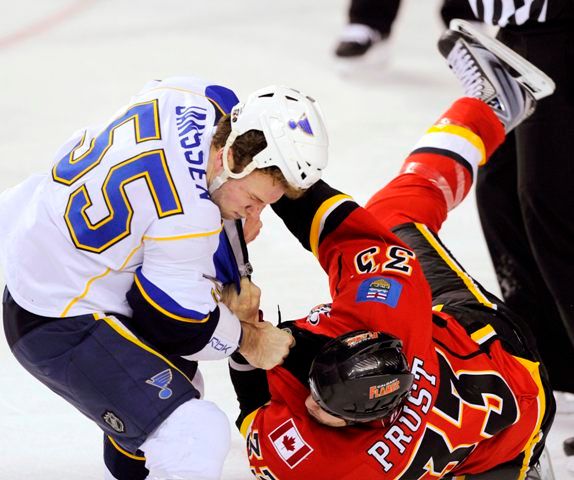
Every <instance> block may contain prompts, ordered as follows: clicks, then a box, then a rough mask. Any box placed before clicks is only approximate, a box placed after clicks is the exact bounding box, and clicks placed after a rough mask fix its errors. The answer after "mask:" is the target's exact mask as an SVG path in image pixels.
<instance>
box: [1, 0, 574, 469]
mask: <svg viewBox="0 0 574 480" xmlns="http://www.w3.org/2000/svg"><path fill="white" fill-rule="evenodd" d="M438 6H439V4H438V1H436V0H404V1H403V6H402V10H401V12H400V14H399V19H398V21H397V23H396V25H395V32H394V33H395V35H394V36H393V41H392V42H393V43H392V57H391V60H390V62H389V64H388V65H387V66H386V67H385V68H370V69H363V70H361V69H360V68H358V67H356V68H353V69H352V71H350V72H347V73H346V75H342V74H341V73H340V72H339V70H338V66H337V64H336V63H335V61H334V59H333V57H332V50H333V47H334V44H335V38H336V35H337V34H338V31H339V29H340V27H341V26H342V25H343V23H344V21H345V10H346V8H347V2H346V0H312V1H304V0H291V1H289V2H287V1H281V0H275V1H271V0H203V1H199V0H161V1H157V0H155V1H154V0H139V1H135V0H131V1H130V0H114V1H111V0H20V1H15V0H0V122H1V124H0V191H2V190H4V189H5V188H7V187H9V186H11V185H13V184H15V183H17V182H19V181H21V180H23V179H24V178H25V177H26V176H27V175H29V174H31V173H33V172H36V171H43V170H46V169H48V168H49V165H50V161H51V156H52V153H53V152H54V151H55V150H56V148H57V147H58V146H59V144H60V143H62V142H63V141H64V140H66V139H67V138H68V136H69V135H70V134H71V133H72V132H73V131H74V130H76V129H78V128H80V127H81V126H84V125H87V124H90V123H94V122H97V121H100V120H104V119H106V118H108V117H109V116H110V115H112V114H113V112H115V111H116V110H117V109H118V108H119V107H120V106H121V105H122V104H124V103H125V102H127V100H128V99H129V97H130V96H131V95H132V94H134V93H135V92H137V91H138V90H139V89H140V87H141V86H142V85H143V84H144V83H145V82H146V81H147V80H149V79H153V78H162V77H166V76H170V75H176V74H182V75H185V74H195V75H199V76H203V77H206V78H209V79H211V80H213V81H215V82H217V83H221V84H224V85H228V86H230V87H232V88H234V89H235V90H236V91H237V92H238V93H239V96H240V97H244V96H245V95H246V94H248V93H249V92H250V91H251V90H254V89H256V88H258V87H261V86H264V85H266V84H271V83H279V84H286V85H289V86H293V87H296V88H299V89H301V90H303V91H304V92H306V93H308V94H310V95H312V96H315V97H316V98H317V99H318V100H319V101H320V103H321V105H322V108H323V110H324V113H325V115H326V118H327V126H328V129H329V133H330V139H331V148H330V165H329V168H328V170H327V172H326V174H325V178H326V179H327V181H328V182H329V183H331V184H333V185H334V186H336V187H338V188H339V189H341V190H343V191H347V192H349V193H351V194H352V195H354V197H355V199H356V200H358V201H359V202H364V201H365V200H367V198H368V197H369V195H370V194H372V193H373V192H374V191H375V190H376V189H377V188H378V187H379V186H381V185H382V184H383V183H385V182H386V181H387V180H389V179H390V178H391V177H392V176H393V175H394V174H395V173H396V172H397V170H398V168H399V165H400V164H401V161H402V159H403V158H404V156H405V155H406V154H407V153H408V152H409V149H410V147H411V146H412V145H413V144H414V143H415V141H416V140H417V138H418V136H419V135H420V134H422V132H423V131H424V130H425V128H426V127H427V126H429V125H430V123H431V122H433V120H435V119H436V118H437V117H438V116H439V115H440V114H441V112H442V111H443V110H445V109H446V108H447V106H449V104H450V102H451V101H452V100H454V99H455V98H456V97H457V96H458V95H459V94H460V89H459V87H458V84H457V83H456V81H455V80H454V78H453V77H451V74H450V73H449V70H448V68H447V67H446V65H445V64H444V62H443V60H442V58H441V57H440V55H439V54H438V51H437V50H436V47H435V43H436V40H437V37H438V35H439V34H440V32H441V30H442V26H441V24H440V21H439V17H438ZM470 197H471V198H469V199H468V200H467V201H466V202H465V203H464V204H463V205H462V206H461V207H459V208H458V209H457V210H456V211H455V212H454V213H453V214H452V215H451V218H450V219H449V221H448V222H447V224H446V225H445V227H444V229H443V232H442V237H443V239H444V240H445V242H446V244H447V245H448V246H449V247H450V248H451V250H452V252H453V253H454V254H455V255H456V256H458V258H459V260H460V261H461V263H462V264H463V265H465V266H466V267H467V269H468V270H469V271H470V273H471V274H473V275H474V276H475V277H476V278H477V279H478V280H479V281H480V282H482V284H483V285H484V286H486V287H487V288H490V289H492V290H494V291H497V287H496V281H495V277H494V273H493V270H492V267H491V265H490V261H489V259H488V255H487V251H486V247H485V244H484V241H483V238H482V234H481V232H480V227H479V224H478V218H477V214H476V211H475V205H474V199H473V198H472V197H473V195H471V196H470ZM264 222H265V226H264V229H263V232H262V234H261V235H260V237H259V238H258V239H257V240H256V241H255V242H254V243H253V244H252V246H251V256H252V260H253V264H254V267H255V274H254V277H253V279H254V281H255V282H256V283H258V284H259V285H260V286H261V287H262V290H263V300H262V306H263V310H264V311H265V312H266V317H267V319H274V318H276V310H277V305H280V306H281V311H282V314H283V318H285V319H289V318H295V317H300V316H303V315H305V313H306V312H307V311H308V310H309V308H310V307H312V306H314V305H315V304H317V303H322V302H324V301H327V300H328V298H329V297H328V290H327V285H326V277H325V275H324V274H323V272H322V271H321V270H320V269H319V268H318V266H317V265H315V263H314V259H313V257H312V255H311V254H307V253H306V252H304V251H303V250H302V249H301V248H300V247H299V246H298V244H296V243H295V241H294V240H292V239H291V238H290V237H289V236H288V235H287V233H286V231H285V230H284V229H283V228H282V227H281V226H280V225H279V223H278V222H277V221H276V220H275V218H274V217H273V215H272V214H271V213H270V212H267V213H266V214H265V215H264ZM0 228H2V225H0ZM0 283H3V282H2V279H1V277H0ZM0 328H1V327H0ZM202 370H203V372H204V376H205V378H206V383H207V398H208V399H211V400H213V401H215V402H216V403H218V404H219V405H220V406H221V407H222V408H223V409H224V410H225V411H226V412H227V414H228V415H229V417H230V419H231V420H232V421H233V420H234V419H235V417H236V415H237V409H236V405H235V397H234V394H233V391H232V388H231V385H230V383H229V381H228V379H227V366H226V362H218V363H212V364H204V365H203V367H202ZM233 435H234V436H233V445H232V450H231V453H230V455H229V457H228V459H227V462H226V465H225V470H224V476H223V478H224V479H226V480H240V479H245V480H247V479H249V478H252V477H251V475H250V473H249V471H248V468H247V463H246V460H245V456H244V449H243V441H242V438H241V437H240V435H239V434H238V433H236V432H235V430H234V431H233ZM572 435H574V414H572V415H561V416H558V417H557V420H556V423H555V427H554V428H553V431H552V433H551V435H550V438H549V446H550V451H551V455H552V459H553V462H554V468H555V471H556V475H557V479H559V480H562V479H567V478H574V474H571V475H572V477H569V476H568V475H569V474H568V473H567V470H566V459H565V457H564V455H563V453H562V445H561V442H562V439H564V438H565V437H566V436H572ZM101 442H102V438H101V434H100V432H99V430H98V429H97V428H96V427H95V426H93V425H92V424H91V423H90V422H89V421H88V420H86V419H85V418H84V417H83V416H81V415H80V414H78V413H76V411H75V410H74V409H73V408H72V407H70V406H68V404H67V403H65V402H64V401H62V400H60V399H59V398H58V397H56V396H55V395H54V394H53V393H51V392H50V391H49V390H48V389H47V388H45V387H44V386H42V385H41V384H40V383H39V382H37V381H36V380H35V379H33V378H32V377H31V376H29V375H28V374H27V373H26V372H25V371H24V370H23V369H22V368H21V367H20V366H19V365H18V364H17V363H16V361H15V360H14V359H13V357H12V355H11V354H10V352H9V350H8V347H7V345H6V342H5V340H4V336H3V335H1V336H0V479H1V480H20V479H22V480H72V479H74V480H76V479H101V478H102V474H103V473H102V472H103V468H102V464H101ZM302 480H303V479H302Z"/></svg>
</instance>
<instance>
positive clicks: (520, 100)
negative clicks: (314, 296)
mask: <svg viewBox="0 0 574 480" xmlns="http://www.w3.org/2000/svg"><path fill="white" fill-rule="evenodd" d="M439 46H440V49H441V52H442V53H443V54H444V55H445V56H448V63H449V66H450V67H451V68H452V69H453V70H454V72H455V74H456V75H457V77H458V78H459V79H460V80H461V82H462V83H463V87H464V89H465V94H466V95H468V96H467V97H465V98H462V99H460V100H457V101H456V102H455V103H454V104H453V105H452V106H451V108H449V109H448V110H447V111H446V112H445V113H444V114H443V115H442V116H441V117H440V118H439V119H438V120H437V122H436V123H435V124H434V125H433V126H432V127H431V128H430V129H429V130H428V131H427V132H426V134H425V135H424V136H423V137H422V138H421V140H420V141H419V142H418V143H417V145H416V146H415V148H414V149H413V151H412V152H411V154H410V155H409V156H408V157H407V159H406V161H405V163H404V165H403V167H402V169H401V172H400V174H399V175H398V176H397V177H396V178H395V179H394V180H392V181H391V182H390V183H389V184H388V185H387V186H385V187H384V188H383V189H381V190H380V191H379V192H377V193H376V194H375V195H374V196H373V197H372V198H371V200H370V201H369V202H368V203H367V205H366V207H364V208H362V207H360V206H359V205H357V204H356V203H355V202H354V201H353V200H352V199H351V198H350V197H349V196H348V195H345V194H343V193H341V192H339V191H337V190H335V189H333V188H331V187H330V186H329V185H327V184H326V183H325V182H319V183H318V184H316V185H315V186H313V187H312V188H311V189H309V191H308V192H307V193H306V194H305V195H304V196H303V197H302V198H300V199H297V200H288V199H283V200H281V201H280V202H278V203H277V204H276V205H275V206H274V210H275V211H276V213H278V215H279V216H280V217H281V218H282V219H283V221H284V222H285V224H286V226H287V227H288V228H289V230H290V231H291V232H292V233H293V234H294V235H295V236H296V237H297V238H298V239H299V240H300V242H301V243H302V245H303V246H304V247H305V248H307V249H308V250H311V251H312V252H313V253H314V254H315V256H316V257H317V259H318V260H319V262H320V264H321V266H322V267H323V269H324V270H325V271H326V272H327V273H328V275H329V285H330V292H331V296H332V303H331V304H326V305H321V306H319V307H316V308H315V309H314V310H312V311H311V313H310V314H309V315H308V316H307V317H306V318H302V319H300V320H297V321H295V322H286V323H284V324H283V327H284V328H289V330H290V331H291V332H292V333H293V335H294V337H295V340H296V344H295V347H294V348H293V349H292V350H291V353H290V355H289V356H288V357H287V359H286V361H285V363H284V364H283V365H282V366H280V367H276V368H274V369H273V370H271V371H269V372H264V371H262V370H257V369H253V368H251V367H250V366H249V365H248V364H247V363H246V362H244V361H243V359H242V358H241V356H240V355H234V356H232V357H231V360H230V370H231V376H232V380H233V383H234V386H235V389H236V392H237V396H238V400H239V403H240V408H241V415H240V417H239V419H238V426H239V427H240V429H241V432H242V434H243V435H244V436H245V437H246V440H247V442H246V443H247V453H248V457H249V463H250V467H251V471H252V473H253V474H254V475H255V477H256V478H258V479H261V480H279V479H280V480H301V479H315V480H322V479H325V480H326V479H329V480H331V479H337V480H356V479H369V480H372V479H399V478H400V479H423V478H424V479H430V478H452V479H455V478H457V479H461V478H464V479H465V480H471V479H477V480H478V479H481V480H484V479H489V480H510V479H524V478H537V479H538V478H541V477H539V476H536V475H538V472H537V470H536V468H537V467H536V464H537V461H538V459H539V457H540V455H541V452H542V449H543V446H544V440H545V436H546V434H547V432H548V429H549V428H550V425H551V423H552V419H553V415H554V403H553V397H552V394H551V390H550V387H549V384H548V381H547V376H546V372H545V370H544V368H543V366H542V365H541V364H540V363H539V358H538V354H537V351H536V347H535V345H534V342H533V340H532V339H531V337H530V335H529V332H528V331H527V328H526V326H525V324H524V322H523V321H522V320H521V319H520V318H516V316H515V315H514V314H513V313H512V312H511V311H509V310H508V309H507V308H506V307H505V305H504V304H503V303H502V302H501V301H500V300H498V299H497V298H496V297H495V296H493V295H492V294H490V293H488V292H486V291H485V290H484V289H483V288H482V287H481V286H480V285H479V284H478V283H477V282H475V281H474V280H473V279H472V277H470V276H469V275H468V274H467V273H466V271H465V270H464V269H463V268H462V267H461V266H460V265H459V264H458V263H457V261H456V260H455V259H454V258H453V257H452V255H451V254H450V252H449V251H448V250H447V249H446V248H445V247H444V246H443V244H442V243H441V241H440V240H439V238H438V237H437V232H438V231H439V229H440V227H441V225H442V223H443V222H444V220H445V219H446V216H447V213H448V211H449V210H451V209H452V208H454V207H455V206H456V205H458V204H459V203H460V202H461V201H462V200H463V199H464V197H465V196H466V194H467V193H468V192H469V190H470V188H471V185H472V182H473V179H474V178H475V177H476V171H477V168H479V166H480V165H481V164H483V163H484V162H486V161H487V160H488V158H489V156H490V154H491V153H492V152H493V151H494V150H495V149H496V148H497V147H498V145H500V144H501V142H502V141H503V139H504V135H505V130H506V131H507V132H508V131H509V130H511V129H512V128H514V127H515V126H516V125H517V124H518V123H520V122H521V121H522V120H524V119H525V118H526V117H527V116H528V115H529V114H530V113H531V112H532V111H533V109H534V107H535V103H536V100H537V99H539V98H542V97H543V96H546V95H549V94H550V93H551V91H552V85H551V80H550V79H548V78H547V77H546V76H545V75H544V74H543V73H542V72H540V71H538V70H536V69H535V68H533V67H532V65H530V64H528V63H526V62H525V61H524V60H523V59H522V58H521V57H519V56H517V55H516V54H513V52H510V51H507V50H505V49H502V48H501V47H500V46H499V44H498V43H496V42H495V41H492V40H489V39H487V38H483V37H482V36H481V35H480V34H477V33H476V32H474V31H472V30H469V27H468V26H467V25H465V24H464V23H461V24H459V25H458V28H456V30H455V31H449V32H447V34H446V35H445V36H443V38H442V39H441V41H440V43H439ZM510 67H511V68H510ZM332 339H335V340H332Z"/></svg>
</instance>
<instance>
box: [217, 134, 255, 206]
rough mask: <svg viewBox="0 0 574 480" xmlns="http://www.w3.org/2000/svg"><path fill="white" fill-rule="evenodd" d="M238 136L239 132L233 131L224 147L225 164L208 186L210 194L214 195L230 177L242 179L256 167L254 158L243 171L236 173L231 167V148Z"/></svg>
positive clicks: (223, 157)
mask: <svg viewBox="0 0 574 480" xmlns="http://www.w3.org/2000/svg"><path fill="white" fill-rule="evenodd" d="M236 138H237V134H236V133H234V132H231V133H230V134H229V137H228V138H227V141H226V142H225V146H224V147H223V154H222V155H221V163H222V164H223V171H222V172H221V173H220V174H219V175H217V176H216V177H215V178H214V179H213V180H212V181H211V182H210V183H209V186H208V190H209V194H210V195H212V194H213V192H215V191H216V190H217V189H218V188H220V187H221V186H222V185H223V184H224V183H225V182H227V180H229V179H230V178H235V179H240V178H243V177H246V176H247V175H249V174H250V173H251V172H252V171H253V170H255V168H256V164H255V162H254V161H253V160H252V161H251V163H250V164H249V165H247V166H246V167H245V168H244V169H243V170H242V171H241V172H239V173H234V172H233V171H231V168H230V167H229V149H230V148H231V146H232V145H233V142H234V141H235V139H236Z"/></svg>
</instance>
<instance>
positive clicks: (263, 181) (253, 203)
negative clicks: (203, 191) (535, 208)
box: [211, 170, 285, 220]
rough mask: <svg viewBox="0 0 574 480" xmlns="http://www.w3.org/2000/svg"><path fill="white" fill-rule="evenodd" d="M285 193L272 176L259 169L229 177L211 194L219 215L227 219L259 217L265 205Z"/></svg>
mask: <svg viewBox="0 0 574 480" xmlns="http://www.w3.org/2000/svg"><path fill="white" fill-rule="evenodd" d="M284 193H285V188H284V187H283V186H282V185H281V184H280V183H279V182H278V181H277V180H275V179H274V178H273V177H271V176H270V175H268V174H265V173H263V172H260V171H257V170H255V171H253V172H251V173H250V174H249V175H247V176H246V177H244V178H240V179H233V178H232V179H229V180H227V181H226V182H225V183H224V184H223V185H222V186H221V187H219V188H218V189H217V190H216V191H215V192H213V194H212V195H211V199H212V200H213V202H214V203H215V204H216V205H217V206H218V207H219V209H220V210H221V216H222V217H223V218H228V219H236V218H248V217H249V218H251V219H252V220H254V219H256V220H258V219H259V215H260V214H261V211H262V210H263V208H264V207H265V206H266V205H269V204H270V203H275V202H276V201H277V200H279V199H280V198H281V197H282V196H283V194H284Z"/></svg>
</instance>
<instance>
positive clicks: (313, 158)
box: [209, 85, 329, 192]
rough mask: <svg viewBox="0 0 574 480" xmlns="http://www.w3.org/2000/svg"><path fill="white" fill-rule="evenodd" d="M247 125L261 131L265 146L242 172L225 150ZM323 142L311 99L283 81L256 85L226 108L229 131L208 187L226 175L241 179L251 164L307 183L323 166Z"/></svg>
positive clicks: (318, 115) (293, 182)
mask: <svg viewBox="0 0 574 480" xmlns="http://www.w3.org/2000/svg"><path fill="white" fill-rule="evenodd" d="M249 130H258V131H260V132H262V133H263V135H264V136H265V141H266V143H267V146H266V147H265V148H264V149H263V150H262V151H261V152H259V153H258V154H257V155H255V156H254V157H253V161H252V162H251V163H250V164H249V165H247V166H246V167H245V168H244V169H243V171H242V172H240V173H234V172H232V171H231V168H230V167H229V164H228V153H229V149H230V148H232V147H233V142H234V141H235V139H236V138H237V137H238V136H240V135H243V134H244V133H246V132H248V131H249ZM328 145H329V140H328V138H327V131H326V129H325V125H324V123H323V114H322V113H321V109H320V108H319V105H318V104H317V102H316V101H315V100H314V99H312V98H311V97H308V96H306V95H303V94H302V93H301V92H299V91H297V90H294V89H292V88H288V87H284V86H275V85H272V86H269V87H265V88H262V89H260V90H257V91H256V92H254V93H252V94H251V95H250V96H249V97H248V98H247V100H246V101H245V102H244V103H239V104H237V105H236V106H235V107H234V108H233V109H232V110H231V133H230V134H229V137H228V138H227V141H226V143H225V146H224V147H223V169H224V171H223V172H222V173H221V174H220V175H219V176H218V177H217V178H215V179H214V181H213V182H212V184H211V185H210V189H209V190H210V192H213V191H214V190H217V189H218V188H219V187H220V186H221V185H222V184H223V183H224V182H225V181H227V179H228V178H236V179H237V178H243V177H245V176H246V175H248V174H249V173H251V172H252V171H253V170H255V169H256V168H266V167H272V166H275V167H278V168H279V169H280V170H281V173H282V174H283V176H284V177H285V179H286V180H287V182H288V183H289V184H290V185H291V186H293V187H295V188H298V189H306V188H309V187H310V186H311V185H313V184H314V183H315V182H316V181H317V180H319V178H321V172H322V170H323V169H324V168H325V167H326V166H327V147H328Z"/></svg>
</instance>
